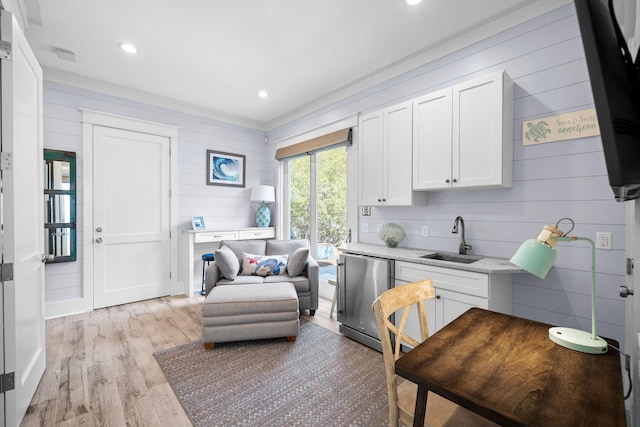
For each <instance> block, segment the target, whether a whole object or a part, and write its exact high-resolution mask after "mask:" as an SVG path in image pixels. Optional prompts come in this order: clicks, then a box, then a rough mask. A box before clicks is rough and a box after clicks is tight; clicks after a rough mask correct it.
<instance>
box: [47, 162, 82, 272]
mask: <svg viewBox="0 0 640 427" xmlns="http://www.w3.org/2000/svg"><path fill="white" fill-rule="evenodd" d="M44 212H45V222H44V243H45V251H46V253H47V255H48V257H47V259H46V262H47V263H58V262H68V261H75V260H76V154H75V153H72V152H68V151H57V150H44Z"/></svg>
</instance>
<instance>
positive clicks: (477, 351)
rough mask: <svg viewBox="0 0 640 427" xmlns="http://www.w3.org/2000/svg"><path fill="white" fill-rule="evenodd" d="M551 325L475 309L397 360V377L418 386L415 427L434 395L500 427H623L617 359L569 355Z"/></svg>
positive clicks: (614, 355) (615, 356) (613, 356)
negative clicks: (551, 331)
mask: <svg viewBox="0 0 640 427" xmlns="http://www.w3.org/2000/svg"><path fill="white" fill-rule="evenodd" d="M549 326H550V325H546V324H544V323H540V322H535V321H532V320H526V319H522V318H519V317H514V316H509V315H506V314H501V313H496V312H492V311H487V310H483V309H479V308H472V309H470V310H469V311H467V312H466V313H464V314H463V315H462V316H460V317H459V318H457V319H456V320H454V321H453V322H451V323H450V324H448V325H447V326H445V327H444V328H443V329H441V330H440V331H438V332H437V333H436V334H434V335H432V336H431V337H429V338H428V339H427V340H425V341H424V342H423V343H422V344H420V345H419V346H418V347H416V348H414V349H413V350H411V351H409V352H408V353H407V354H406V355H404V356H402V357H401V358H400V359H398V360H397V361H396V373H397V374H398V375H400V376H401V377H404V378H406V379H408V380H410V381H412V382H414V383H416V384H418V398H417V402H418V403H417V404H416V416H415V419H414V424H413V425H414V426H422V425H423V423H424V415H425V406H426V395H427V392H428V391H429V390H431V391H433V392H435V393H437V394H439V395H441V396H443V397H445V398H447V399H449V400H451V401H452V402H455V403H457V404H458V405H460V406H464V407H465V408H467V409H469V410H471V411H474V412H476V413H478V414H480V415H482V416H483V417H485V418H488V419H490V420H492V421H494V422H496V423H498V424H500V425H505V426H545V427H546V426H580V427H585V426H608V427H609V426H610V427H613V426H626V420H625V410H624V399H623V393H624V391H623V389H622V373H621V370H620V355H619V353H618V352H617V351H616V350H613V349H611V348H609V352H608V353H607V354H599V355H590V354H584V353H579V352H577V351H573V350H569V349H566V348H564V347H561V346H559V345H557V344H555V343H554V342H552V341H551V340H550V339H549V338H548V334H549V333H548V328H549ZM609 342H610V343H612V344H613V345H616V347H617V343H616V342H615V341H613V340H609Z"/></svg>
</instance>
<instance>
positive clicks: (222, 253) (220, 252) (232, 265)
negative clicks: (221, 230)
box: [215, 246, 240, 280]
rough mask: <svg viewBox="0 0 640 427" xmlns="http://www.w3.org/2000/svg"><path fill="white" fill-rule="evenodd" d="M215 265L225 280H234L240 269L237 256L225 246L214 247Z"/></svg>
mask: <svg viewBox="0 0 640 427" xmlns="http://www.w3.org/2000/svg"><path fill="white" fill-rule="evenodd" d="M215 257H216V258H215V259H216V265H217V266H218V270H220V273H221V274H222V276H223V277H224V278H225V279H227V280H235V278H236V277H238V271H239V270H240V262H239V261H238V257H236V254H234V253H233V251H232V250H231V249H229V248H228V247H226V246H223V247H221V248H220V249H216V251H215Z"/></svg>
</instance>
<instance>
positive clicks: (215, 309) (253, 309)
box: [202, 283, 300, 349]
mask: <svg viewBox="0 0 640 427" xmlns="http://www.w3.org/2000/svg"><path fill="white" fill-rule="evenodd" d="M299 319H300V312H299V310H298V294H297V293H296V289H295V287H294V286H293V284H291V283H259V284H244V285H218V286H215V287H214V288H213V289H211V292H209V294H208V295H207V297H206V298H205V300H204V303H203V305H202V342H203V344H204V347H205V348H206V349H213V348H214V346H215V344H216V343H221V342H230V341H244V340H254V339H264V338H279V337H287V341H289V342H293V341H295V340H296V337H297V336H298V328H299V326H300V320H299Z"/></svg>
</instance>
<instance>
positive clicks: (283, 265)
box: [205, 240, 319, 315]
mask: <svg viewBox="0 0 640 427" xmlns="http://www.w3.org/2000/svg"><path fill="white" fill-rule="evenodd" d="M318 280H319V267H318V263H317V262H316V261H315V259H313V257H312V256H311V255H309V241H308V240H224V241H222V242H220V246H219V249H217V250H216V251H215V261H214V262H212V263H211V264H210V265H209V267H208V268H207V271H206V282H205V284H206V293H207V294H209V292H210V291H211V289H212V288H213V287H214V286H228V285H244V284H256V283H263V284H265V285H268V284H269V283H279V282H289V283H292V284H293V285H294V287H295V289H296V293H297V294H298V302H299V309H300V310H309V313H310V314H311V315H314V314H315V312H316V310H317V309H318Z"/></svg>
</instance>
